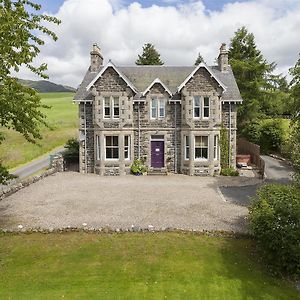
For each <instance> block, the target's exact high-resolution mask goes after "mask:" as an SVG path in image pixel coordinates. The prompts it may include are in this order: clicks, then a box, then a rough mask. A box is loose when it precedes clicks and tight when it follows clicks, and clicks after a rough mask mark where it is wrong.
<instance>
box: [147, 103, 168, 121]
mask: <svg viewBox="0 0 300 300" xmlns="http://www.w3.org/2000/svg"><path fill="white" fill-rule="evenodd" d="M165 114H166V100H165V99H158V98H152V99H151V119H157V118H159V119H161V118H164V117H165Z"/></svg>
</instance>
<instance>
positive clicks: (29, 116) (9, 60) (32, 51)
mask: <svg viewBox="0 0 300 300" xmlns="http://www.w3.org/2000/svg"><path fill="white" fill-rule="evenodd" d="M40 9H41V6H40V5H38V4H35V3H33V2H31V1H29V0H15V1H12V0H0V16H1V22H0V41H1V42H0V123H1V126H2V127H6V128H10V129H13V130H16V131H18V132H20V133H21V134H22V135H23V136H24V137H25V138H26V139H27V140H28V141H29V142H31V143H36V141H37V140H38V139H41V138H42V136H41V133H40V125H42V124H43V125H46V126H47V122H46V116H45V115H44V114H43V113H42V112H41V110H40V109H41V108H44V107H46V106H44V105H42V103H41V99H40V97H39V95H38V94H37V92H36V91H35V90H33V89H31V88H29V87H25V86H22V85H21V84H20V83H19V82H18V80H17V78H15V77H14V76H13V75H12V74H11V72H12V71H15V72H18V71H19V69H20V67H21V66H25V67H27V68H28V69H29V70H30V71H32V72H33V73H34V74H36V75H38V76H40V77H42V78H48V76H47V75H46V74H45V73H44V72H45V71H46V70H47V65H46V64H44V63H43V64H41V65H40V66H34V65H33V60H34V59H35V58H36V57H37V56H38V54H39V53H40V49H39V46H41V45H43V44H44V41H43V40H42V38H41V35H42V34H44V35H48V36H50V38H52V39H53V40H56V39H57V36H56V35H55V33H54V32H52V31H51V30H49V29H48V28H47V27H46V26H45V25H44V23H45V22H50V23H55V24H59V23H60V21H59V20H58V19H57V18H55V17H51V16H47V15H43V14H38V11H39V10H40ZM3 140H4V137H3V135H1V142H3ZM9 179H11V176H10V175H9V174H8V172H7V169H6V168H5V167H4V166H3V165H2V164H0V183H6V182H7V181H8V180H9Z"/></svg>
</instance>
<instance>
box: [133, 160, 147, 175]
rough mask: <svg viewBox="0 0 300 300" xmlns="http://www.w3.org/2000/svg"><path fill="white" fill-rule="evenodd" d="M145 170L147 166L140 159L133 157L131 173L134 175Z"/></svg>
mask: <svg viewBox="0 0 300 300" xmlns="http://www.w3.org/2000/svg"><path fill="white" fill-rule="evenodd" d="M146 172H147V167H146V166H145V165H144V164H143V163H142V161H141V160H140V159H135V160H134V162H133V164H132V165H131V173H132V174H134V175H139V174H144V173H146Z"/></svg>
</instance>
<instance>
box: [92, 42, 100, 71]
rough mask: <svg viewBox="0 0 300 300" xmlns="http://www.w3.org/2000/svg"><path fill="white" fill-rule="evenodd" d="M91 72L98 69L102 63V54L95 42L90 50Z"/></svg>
mask: <svg viewBox="0 0 300 300" xmlns="http://www.w3.org/2000/svg"><path fill="white" fill-rule="evenodd" d="M90 54H91V67H90V69H91V72H97V71H99V69H100V67H101V66H102V65H103V56H102V54H101V50H100V48H99V46H98V45H97V44H96V43H95V44H93V48H92V51H91V53H90Z"/></svg>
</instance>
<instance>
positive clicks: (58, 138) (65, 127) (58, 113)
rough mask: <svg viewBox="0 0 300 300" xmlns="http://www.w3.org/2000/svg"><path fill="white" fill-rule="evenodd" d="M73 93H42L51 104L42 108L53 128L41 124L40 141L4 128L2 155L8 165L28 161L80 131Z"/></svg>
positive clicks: (11, 166)
mask: <svg viewBox="0 0 300 300" xmlns="http://www.w3.org/2000/svg"><path fill="white" fill-rule="evenodd" d="M73 95H74V94H73V93H45V94H41V97H42V103H43V104H46V105H49V106H51V108H50V109H43V112H44V113H45V114H46V115H47V121H48V123H49V125H50V126H51V127H52V129H49V128H45V127H42V128H41V132H42V135H43V139H42V140H41V141H38V142H39V144H40V146H39V145H33V144H31V143H28V142H27V141H26V140H25V139H24V137H23V136H22V135H21V134H19V133H18V132H15V131H12V130H8V129H5V128H3V129H1V132H3V134H4V136H5V141H4V142H3V143H2V144H1V145H0V158H1V160H2V163H3V164H4V165H6V166H7V167H8V168H15V167H16V166H19V165H22V164H25V163H27V162H29V161H31V160H33V159H35V158H37V157H39V156H41V155H43V154H45V153H47V152H49V151H51V150H52V149H54V148H56V147H59V146H62V145H64V144H65V143H66V141H67V140H68V139H69V138H72V137H76V135H77V127H78V126H77V123H78V115H77V105H75V104H73V103H72V98H73Z"/></svg>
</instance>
